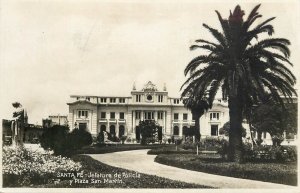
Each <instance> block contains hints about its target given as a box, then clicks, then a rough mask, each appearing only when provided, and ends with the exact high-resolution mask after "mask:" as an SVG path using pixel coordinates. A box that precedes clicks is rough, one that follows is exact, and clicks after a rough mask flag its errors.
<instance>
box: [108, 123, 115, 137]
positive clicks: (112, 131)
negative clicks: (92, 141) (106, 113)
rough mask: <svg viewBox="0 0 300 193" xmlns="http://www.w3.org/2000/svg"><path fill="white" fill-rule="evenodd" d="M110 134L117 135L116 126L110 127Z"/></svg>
mask: <svg viewBox="0 0 300 193" xmlns="http://www.w3.org/2000/svg"><path fill="white" fill-rule="evenodd" d="M109 133H110V134H114V135H115V134H116V127H115V126H114V125H111V126H110V127H109Z"/></svg>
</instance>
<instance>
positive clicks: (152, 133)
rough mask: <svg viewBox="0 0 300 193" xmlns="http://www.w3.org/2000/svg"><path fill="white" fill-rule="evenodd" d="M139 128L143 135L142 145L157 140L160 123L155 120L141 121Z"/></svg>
mask: <svg viewBox="0 0 300 193" xmlns="http://www.w3.org/2000/svg"><path fill="white" fill-rule="evenodd" d="M138 128H139V129H140V132H141V135H142V139H141V144H142V145H146V144H147V143H149V142H155V140H156V139H155V138H156V134H157V132H158V129H159V125H158V124H157V123H156V122H155V121H154V120H144V121H140V123H139V126H138Z"/></svg>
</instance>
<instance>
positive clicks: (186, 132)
mask: <svg viewBox="0 0 300 193" xmlns="http://www.w3.org/2000/svg"><path fill="white" fill-rule="evenodd" d="M182 134H183V135H189V131H188V127H187V126H183V127H182Z"/></svg>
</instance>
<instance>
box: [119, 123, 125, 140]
mask: <svg viewBox="0 0 300 193" xmlns="http://www.w3.org/2000/svg"><path fill="white" fill-rule="evenodd" d="M124 134H125V127H124V125H120V126H119V138H120V137H122V136H123V135H124Z"/></svg>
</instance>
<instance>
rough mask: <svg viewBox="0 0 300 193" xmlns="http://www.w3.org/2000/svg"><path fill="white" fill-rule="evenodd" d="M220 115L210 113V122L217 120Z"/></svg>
mask: <svg viewBox="0 0 300 193" xmlns="http://www.w3.org/2000/svg"><path fill="white" fill-rule="evenodd" d="M219 118H220V113H215V112H214V113H210V120H219Z"/></svg>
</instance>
